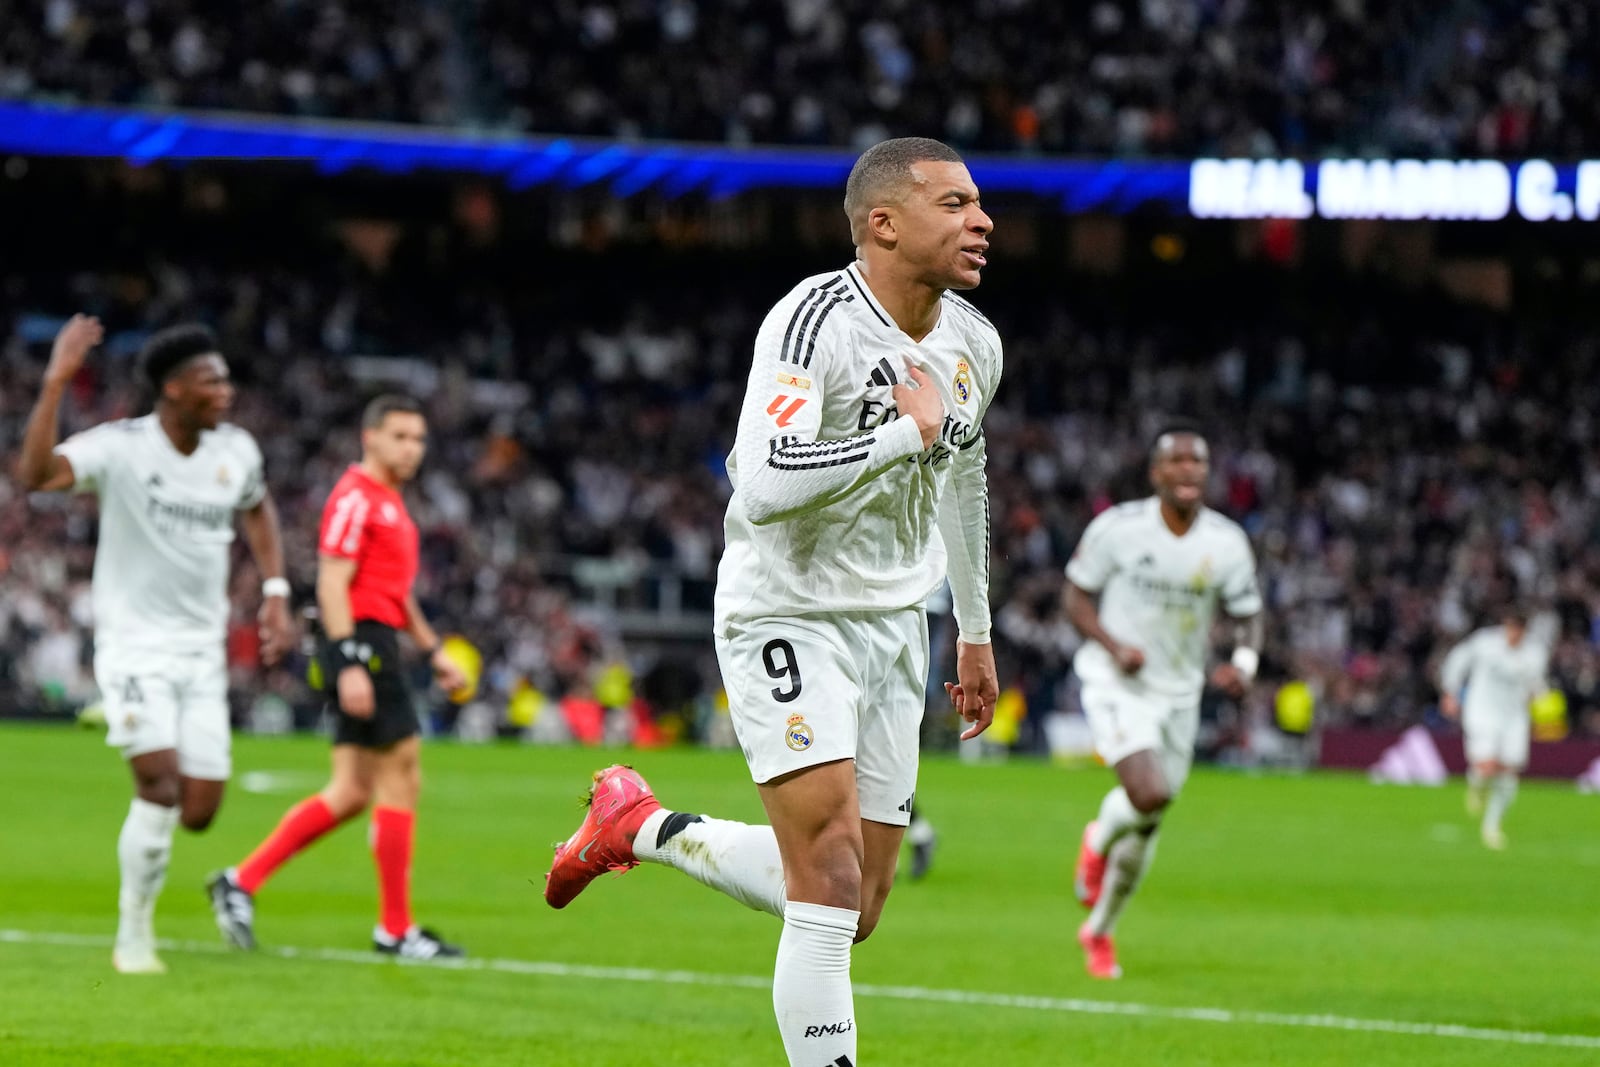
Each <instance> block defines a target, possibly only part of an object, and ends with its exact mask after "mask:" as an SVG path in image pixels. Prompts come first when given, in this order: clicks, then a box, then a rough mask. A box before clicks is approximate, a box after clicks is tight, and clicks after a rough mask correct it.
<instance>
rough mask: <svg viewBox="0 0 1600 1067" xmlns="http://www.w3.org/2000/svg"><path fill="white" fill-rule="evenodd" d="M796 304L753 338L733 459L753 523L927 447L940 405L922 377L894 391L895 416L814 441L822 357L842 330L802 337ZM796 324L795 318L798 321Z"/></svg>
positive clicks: (800, 507) (845, 487) (822, 392)
mask: <svg viewBox="0 0 1600 1067" xmlns="http://www.w3.org/2000/svg"><path fill="white" fill-rule="evenodd" d="M804 310H805V308H804V307H801V306H797V305H796V302H795V301H792V300H786V301H784V302H783V303H780V304H779V305H778V306H777V307H776V308H774V309H773V311H772V313H771V314H769V315H768V316H767V319H766V321H765V322H764V323H762V326H761V332H760V334H759V335H758V336H757V338H756V353H755V360H754V362H753V363H752V365H751V369H750V380H749V382H748V384H747V385H746V387H745V397H744V409H743V410H742V411H741V412H740V415H739V429H738V433H737V436H736V438H735V443H734V453H735V458H736V463H737V467H738V471H739V494H740V497H741V498H742V502H743V506H744V510H745V514H746V515H747V516H749V518H750V521H751V522H753V523H756V524H757V525H765V524H767V523H772V522H779V521H782V520H784V519H788V518H793V517H794V516H795V515H800V514H803V513H805V512H807V511H814V510H816V509H818V508H822V507H826V506H827V505H829V504H832V503H834V502H835V501H838V500H840V499H842V498H844V497H846V496H848V495H850V493H852V492H853V491H855V490H856V489H857V488H859V487H860V486H862V485H865V484H866V483H867V482H870V481H871V480H872V479H874V478H876V477H877V476H878V475H880V474H882V473H883V472H884V471H886V470H888V469H890V468H891V467H893V466H894V465H895V464H896V463H898V462H900V461H901V460H904V459H906V458H908V457H910V456H914V455H916V454H917V453H919V452H921V451H922V450H923V449H924V448H926V447H928V445H930V444H932V443H933V441H934V439H935V438H936V437H937V436H938V434H939V430H940V427H941V426H942V425H943V423H944V404H943V402H942V401H940V399H939V396H938V393H937V392H936V391H935V390H934V389H932V388H931V387H930V382H929V380H928V377H927V375H925V374H923V373H922V371H920V370H918V369H916V368H908V369H907V373H908V375H909V376H910V378H911V379H912V383H911V384H906V383H901V384H899V385H897V386H896V387H895V389H894V400H895V405H896V407H897V408H898V409H899V416H898V417H897V418H895V419H893V420H892V421H890V422H887V423H884V424H882V425H879V426H874V427H871V428H869V429H866V430H863V431H861V432H860V433H857V434H851V435H849V436H847V437H843V438H837V439H832V440H830V439H826V438H822V437H820V436H819V433H820V429H821V426H822V407H823V403H824V402H825V400H826V380H827V374H828V364H829V355H830V352H831V351H832V349H833V348H834V346H836V345H839V344H843V343H847V338H848V333H846V332H844V331H839V332H835V330H834V328H833V327H832V325H831V323H828V322H824V323H823V326H822V327H821V328H818V329H816V330H815V331H814V332H813V333H811V334H808V333H807V332H806V331H805V330H804V329H802V328H800V327H801V326H803V325H806V324H807V323H808V320H807V317H806V316H804V315H802V314H801V313H802V312H803V311H804ZM797 320H798V321H797Z"/></svg>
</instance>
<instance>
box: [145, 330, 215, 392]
mask: <svg viewBox="0 0 1600 1067" xmlns="http://www.w3.org/2000/svg"><path fill="white" fill-rule="evenodd" d="M219 351H221V346H220V345H218V344H217V335H216V334H214V333H212V332H211V329H210V327H207V326H202V325H200V324H199V323H188V324H186V325H183V326H169V327H167V328H166V329H165V330H157V331H156V332H155V333H153V334H151V335H150V337H149V339H148V340H146V341H145V343H144V347H143V348H141V349H140V350H139V365H140V366H141V367H143V368H144V377H145V381H147V382H149V383H150V387H151V388H152V389H154V390H155V391H156V392H158V393H159V392H161V387H162V386H163V385H165V384H166V381H167V379H168V378H170V377H172V375H173V373H174V372H175V371H177V370H178V368H179V367H182V366H183V365H184V364H185V363H187V362H189V361H190V360H191V359H193V358H194V357H195V356H207V355H211V354H212V353H214V352H219Z"/></svg>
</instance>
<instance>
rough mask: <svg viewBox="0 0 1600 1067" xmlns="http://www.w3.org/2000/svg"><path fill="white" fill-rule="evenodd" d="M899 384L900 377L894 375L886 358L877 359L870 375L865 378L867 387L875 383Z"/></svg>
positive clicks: (881, 384) (892, 368)
mask: <svg viewBox="0 0 1600 1067" xmlns="http://www.w3.org/2000/svg"><path fill="white" fill-rule="evenodd" d="M899 384H900V379H899V378H897V377H895V373H894V367H892V366H891V365H890V364H889V361H888V360H887V359H880V360H878V365H877V366H876V367H875V368H873V371H872V376H871V377H870V378H868V379H867V387H868V388H869V389H870V388H871V387H873V386H875V385H877V386H884V385H899Z"/></svg>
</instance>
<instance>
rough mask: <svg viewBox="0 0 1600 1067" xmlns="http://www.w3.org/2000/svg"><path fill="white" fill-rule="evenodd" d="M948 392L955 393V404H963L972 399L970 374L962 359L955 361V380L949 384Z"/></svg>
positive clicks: (965, 362)
mask: <svg viewBox="0 0 1600 1067" xmlns="http://www.w3.org/2000/svg"><path fill="white" fill-rule="evenodd" d="M950 390H951V392H953V393H955V395H956V403H957V404H965V403H966V402H967V401H968V400H971V399H972V373H971V368H970V367H968V366H967V361H966V360H964V359H958V360H956V378H955V381H953V382H951V383H950Z"/></svg>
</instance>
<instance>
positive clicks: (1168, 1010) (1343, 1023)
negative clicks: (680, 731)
mask: <svg viewBox="0 0 1600 1067" xmlns="http://www.w3.org/2000/svg"><path fill="white" fill-rule="evenodd" d="M0 943H8V944H14V945H61V946H66V947H71V948H100V949H104V948H110V947H111V938H109V937H102V936H97V935H90V934H59V933H42V932H34V931H29V930H0ZM157 944H158V945H159V947H161V948H162V949H165V950H167V951H169V952H196V953H203V954H207V955H232V954H234V953H235V952H236V950H234V949H231V948H228V947H227V946H225V945H220V944H214V943H212V942H209V941H166V940H163V941H159V942H157ZM259 954H260V955H264V956H277V957H279V958H281V959H294V960H323V961H328V962H333V963H362V964H368V965H379V966H394V965H395V962H396V961H395V960H394V959H392V958H390V957H386V956H380V955H378V954H377V953H375V952H371V951H367V952H355V951H351V950H349V949H338V948H294V947H291V946H277V947H269V948H263V949H260V950H259ZM402 965H403V966H417V967H435V968H442V969H447V970H458V971H494V972H498V973H501V974H522V975H537V976H540V977H548V978H588V979H592V980H594V981H601V982H645V983H650V984H656V985H698V986H722V987H732V988H736V989H759V990H768V989H771V988H772V980H771V979H770V978H762V977H758V976H756V975H748V974H708V973H705V972H702V971H661V970H655V969H653V968H649V967H594V966H589V965H587V964H581V963H555V962H551V961H545V960H504V959H478V958H474V957H468V958H466V959H453V960H431V961H428V962H426V963H421V962H418V963H406V962H402ZM855 993H856V995H857V996H863V997H879V998H883V999H886V1000H913V1001H923V1002H930V1003H936V1004H969V1005H975V1006H980V1007H986V1008H1017V1009H1021V1010H1024V1011H1049V1012H1068V1013H1073V1014H1078V1015H1125V1016H1133V1017H1137V1018H1142V1019H1172V1020H1176V1021H1179V1022H1199V1023H1228V1024H1235V1025H1245V1026H1283V1027H1292V1028H1298V1029H1310V1030H1347V1031H1352V1032H1356V1033H1373V1034H1407V1035H1411V1036H1413V1037H1449V1038H1459V1039H1463V1040H1467V1041H1490V1042H1499V1043H1501V1044H1509V1045H1544V1046H1548V1047H1552V1048H1582V1049H1600V1035H1588V1034H1550V1033H1544V1032H1542V1031H1538V1030H1499V1029H1493V1028H1489V1027H1481V1026H1458V1025H1456V1024H1454V1023H1418V1022H1405V1021H1403V1020H1399V1019H1362V1018H1357V1017H1354V1016H1346V1015H1294V1014H1287V1013H1283V1012H1272V1011H1235V1010H1233V1009H1229V1008H1181V1007H1169V1006H1167V1005H1163V1004H1139V1003H1136V1002H1132V1001H1115V1000H1083V999H1080V998H1077V997H1040V996H1026V995H1022V994H1016V993H985V992H979V991H974V990H965V989H929V988H925V987H923V986H889V985H869V984H863V983H857V984H856V985H855Z"/></svg>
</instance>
